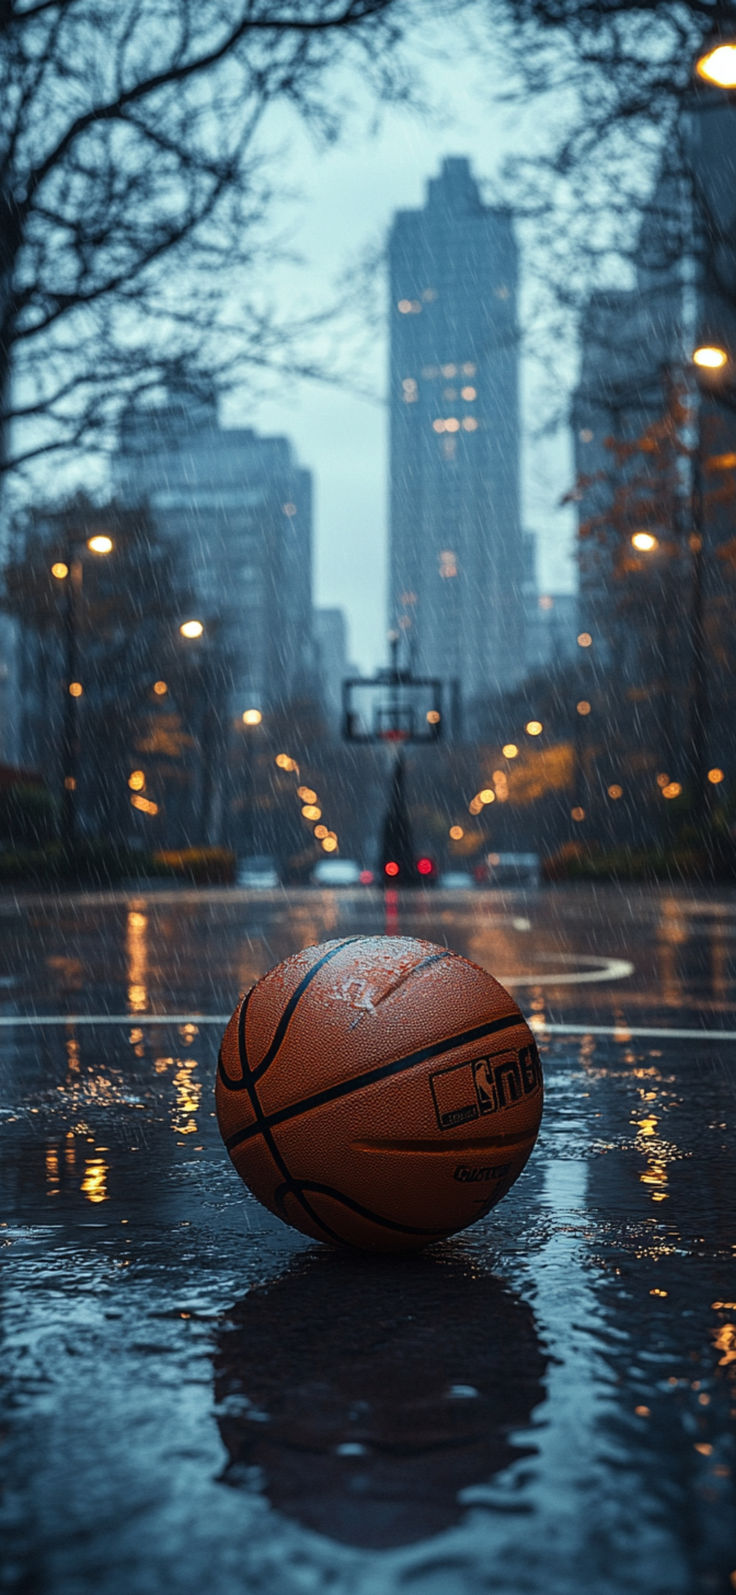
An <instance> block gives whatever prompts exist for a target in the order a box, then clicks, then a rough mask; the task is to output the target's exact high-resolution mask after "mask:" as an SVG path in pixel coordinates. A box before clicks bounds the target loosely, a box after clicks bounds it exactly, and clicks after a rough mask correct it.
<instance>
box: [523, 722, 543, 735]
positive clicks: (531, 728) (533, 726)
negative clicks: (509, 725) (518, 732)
mask: <svg viewBox="0 0 736 1595" xmlns="http://www.w3.org/2000/svg"><path fill="white" fill-rule="evenodd" d="M524 730H525V731H526V733H527V735H528V736H530V737H540V736H541V735H542V732H543V730H544V726H543V725H542V722H541V720H527V723H526V725H525V726H524Z"/></svg>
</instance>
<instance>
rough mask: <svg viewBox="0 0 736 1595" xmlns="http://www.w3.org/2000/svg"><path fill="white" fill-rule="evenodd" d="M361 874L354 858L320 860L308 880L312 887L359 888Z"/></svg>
mask: <svg viewBox="0 0 736 1595" xmlns="http://www.w3.org/2000/svg"><path fill="white" fill-rule="evenodd" d="M361 873H362V871H361V868H360V865H359V864H358V863H356V861H355V859H354V858H321V859H319V860H318V861H317V863H316V864H315V866H314V869H313V870H312V874H311V876H310V879H311V882H312V885H313V886H359V885H360V884H361V881H360V877H361Z"/></svg>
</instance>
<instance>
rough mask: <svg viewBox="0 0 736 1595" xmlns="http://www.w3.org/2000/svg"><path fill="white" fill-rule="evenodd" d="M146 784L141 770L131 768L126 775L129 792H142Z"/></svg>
mask: <svg viewBox="0 0 736 1595" xmlns="http://www.w3.org/2000/svg"><path fill="white" fill-rule="evenodd" d="M145 784H146V777H145V775H144V773H143V771H142V770H131V772H130V775H129V776H128V786H129V787H130V790H131V792H142V791H143V788H144V786H145Z"/></svg>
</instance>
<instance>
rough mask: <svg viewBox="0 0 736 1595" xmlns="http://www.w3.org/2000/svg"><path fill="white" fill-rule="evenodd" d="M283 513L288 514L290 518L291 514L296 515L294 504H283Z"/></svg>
mask: <svg viewBox="0 0 736 1595" xmlns="http://www.w3.org/2000/svg"><path fill="white" fill-rule="evenodd" d="M284 514H285V515H288V516H289V519H291V517H292V515H296V504H285V505H284Z"/></svg>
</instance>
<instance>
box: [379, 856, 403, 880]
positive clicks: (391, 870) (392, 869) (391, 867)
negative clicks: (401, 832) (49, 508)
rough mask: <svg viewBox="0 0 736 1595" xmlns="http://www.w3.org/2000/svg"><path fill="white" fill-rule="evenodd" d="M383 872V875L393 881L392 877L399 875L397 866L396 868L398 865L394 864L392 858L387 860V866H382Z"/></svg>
mask: <svg viewBox="0 0 736 1595" xmlns="http://www.w3.org/2000/svg"><path fill="white" fill-rule="evenodd" d="M383 872H384V875H390V876H391V878H392V879H393V877H394V876H395V875H398V873H399V866H398V864H397V863H396V862H395V860H394V859H392V858H390V859H389V861H388V863H387V864H384V866H383Z"/></svg>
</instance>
